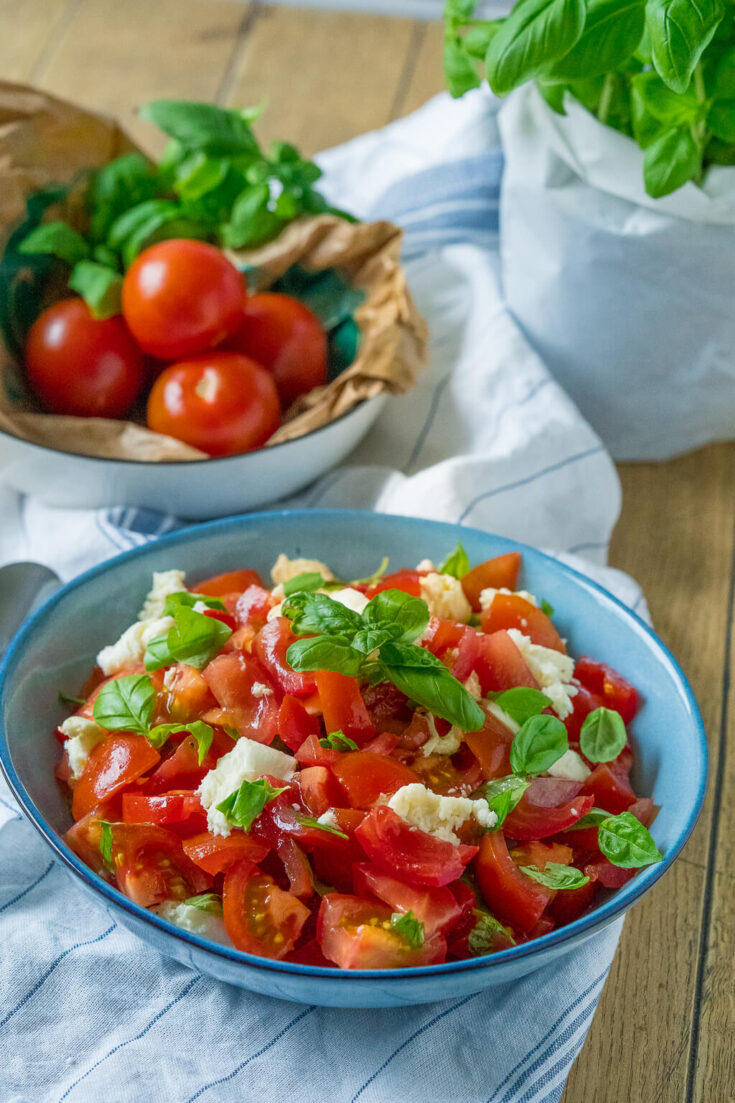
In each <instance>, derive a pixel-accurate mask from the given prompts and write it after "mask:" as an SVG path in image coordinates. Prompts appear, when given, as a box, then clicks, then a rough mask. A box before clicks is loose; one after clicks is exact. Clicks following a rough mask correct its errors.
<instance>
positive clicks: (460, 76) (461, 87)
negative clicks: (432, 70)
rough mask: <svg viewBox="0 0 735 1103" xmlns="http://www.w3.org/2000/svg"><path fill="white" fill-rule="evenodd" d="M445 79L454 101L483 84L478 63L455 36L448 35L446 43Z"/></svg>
mask: <svg viewBox="0 0 735 1103" xmlns="http://www.w3.org/2000/svg"><path fill="white" fill-rule="evenodd" d="M444 77H445V79H446V82H447V88H448V89H449V95H450V96H453V97H454V99H459V97H460V96H464V94H465V92H470V91H471V90H472V89H473V88H479V87H480V85H481V84H482V81H481V79H480V74H479V73H478V72H477V67H476V62H474V61H473V60H472V58H471V57H469V56H468V55H467V53H466V51H465V49H464V47H463V46H462V43H461V41H460V40H459V39H458V38H456V37H455V36H454V35H447V37H446V39H445V41H444Z"/></svg>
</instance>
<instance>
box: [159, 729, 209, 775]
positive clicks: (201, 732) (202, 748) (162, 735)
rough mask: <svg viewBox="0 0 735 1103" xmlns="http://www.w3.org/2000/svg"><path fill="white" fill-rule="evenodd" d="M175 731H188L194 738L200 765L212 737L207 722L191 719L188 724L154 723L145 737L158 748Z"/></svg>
mask: <svg viewBox="0 0 735 1103" xmlns="http://www.w3.org/2000/svg"><path fill="white" fill-rule="evenodd" d="M177 732H188V734H189V735H190V736H191V737H192V738H193V739H195V740H196V742H197V747H198V748H199V755H198V758H199V765H200V766H201V764H202V762H204V759H205V757H206V755H207V751H208V750H209V748H210V747H211V746H212V739H213V738H214V732H213V731H212V728H211V727H210V725H209V724H205V723H204V721H203V720H193V721H190V722H189V723H188V724H156V726H155V728H151V730H150V731H149V732H146V738H147V739H148V741H149V742H150V743H152V744H153V746H154V747H155V748H156V749H157V750H158V749H160V748H161V747H162V746H163V745H164V743H166V741H167V740H168V738H169V736H171V735H175V734H176V733H177Z"/></svg>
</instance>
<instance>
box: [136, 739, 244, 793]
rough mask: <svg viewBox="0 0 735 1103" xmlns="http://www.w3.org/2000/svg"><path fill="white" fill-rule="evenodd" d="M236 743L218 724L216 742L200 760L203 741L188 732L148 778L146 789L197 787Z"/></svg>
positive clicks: (213, 741) (149, 791) (164, 790)
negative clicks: (200, 743)
mask: <svg viewBox="0 0 735 1103" xmlns="http://www.w3.org/2000/svg"><path fill="white" fill-rule="evenodd" d="M184 730H185V729H184ZM175 739H176V735H174V736H173V737H172V742H175ZM233 746H234V744H233V741H232V740H231V739H230V737H229V735H227V734H226V733H225V732H223V731H222V730H221V728H214V735H213V739H212V746H211V747H210V749H209V750H208V751H207V754H206V755H205V757H204V760H203V761H202V762H201V763H200V762H199V744H198V743H197V741H196V739H194V737H193V736H191V735H188V734H186V735H184V738H183V739H182V740H181V742H180V743H179V744H178V746H177V747H176V748H175V750H174V751H173V753H172V754H169V755H168V756H167V757H166V758H164V759H163V761H162V762H161V763H160V765H159V766H158V767H157V769H156V770H154V772H153V773H152V774H151V776H150V777H149V778H148V780H147V781H146V783H145V792H146V793H148V794H158V793H167V792H170V790H172V789H196V788H197V787H198V786H199V783H200V782H201V780H202V778H203V777H204V775H205V774H206V773H207V771H208V770H212V769H214V767H215V766H216V765H217V760H218V759H219V758H221V757H222V755H223V754H226V753H227V752H228V751H231V750H232V748H233Z"/></svg>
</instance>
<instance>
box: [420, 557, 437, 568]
mask: <svg viewBox="0 0 735 1103" xmlns="http://www.w3.org/2000/svg"><path fill="white" fill-rule="evenodd" d="M416 570H417V571H435V570H436V567H435V566H434V563H433V562H432V560H431V559H422V560H421V562H420V563H417V564H416Z"/></svg>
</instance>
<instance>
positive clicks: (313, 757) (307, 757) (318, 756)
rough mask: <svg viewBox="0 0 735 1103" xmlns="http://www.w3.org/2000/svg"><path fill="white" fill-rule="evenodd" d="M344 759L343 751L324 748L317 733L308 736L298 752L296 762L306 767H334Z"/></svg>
mask: <svg viewBox="0 0 735 1103" xmlns="http://www.w3.org/2000/svg"><path fill="white" fill-rule="evenodd" d="M341 757H342V752H341V751H333V750H331V749H330V748H329V747H322V745H321V743H320V742H319V736H318V734H317V733H312V734H311V735H308V736H307V737H306V739H305V740H304V742H303V743H301V744H300V745H299V747H298V749H297V750H296V761H297V762H298V763H299V764H300V765H301V768H302V769H303V768H304V766H330V767H331V766H334V764H335V763H336V762H339V760H340V758H341Z"/></svg>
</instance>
